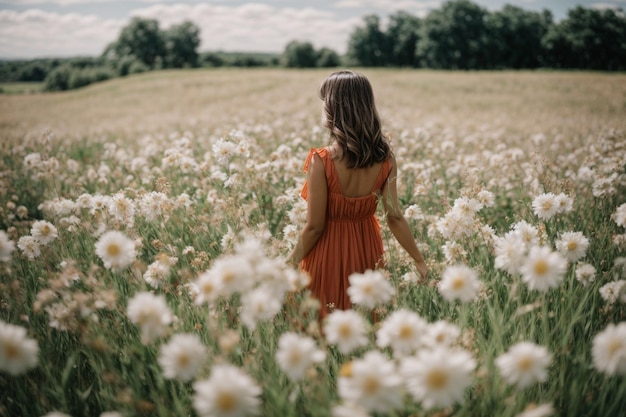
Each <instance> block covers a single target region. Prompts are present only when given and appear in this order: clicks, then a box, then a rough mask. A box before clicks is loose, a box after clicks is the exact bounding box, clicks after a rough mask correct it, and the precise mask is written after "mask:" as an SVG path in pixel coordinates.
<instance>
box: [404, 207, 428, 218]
mask: <svg viewBox="0 0 626 417" xmlns="http://www.w3.org/2000/svg"><path fill="white" fill-rule="evenodd" d="M404 217H406V218H407V219H413V220H422V219H424V214H423V213H422V210H421V209H420V207H419V206H418V205H417V204H411V205H410V206H408V207H407V208H406V209H405V210H404Z"/></svg>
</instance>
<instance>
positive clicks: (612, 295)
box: [599, 279, 626, 304]
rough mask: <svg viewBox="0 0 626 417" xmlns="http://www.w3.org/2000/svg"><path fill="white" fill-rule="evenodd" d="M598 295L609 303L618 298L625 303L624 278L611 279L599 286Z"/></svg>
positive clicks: (625, 281) (625, 284)
mask: <svg viewBox="0 0 626 417" xmlns="http://www.w3.org/2000/svg"><path fill="white" fill-rule="evenodd" d="M599 291H600V296H602V299H603V300H604V301H606V302H607V303H609V304H613V303H615V302H617V301H618V300H619V301H621V302H623V303H626V280H623V279H620V280H617V281H611V282H607V283H606V284H604V285H603V286H602V287H600V290H599Z"/></svg>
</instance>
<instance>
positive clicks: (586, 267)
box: [576, 262, 596, 287]
mask: <svg viewBox="0 0 626 417" xmlns="http://www.w3.org/2000/svg"><path fill="white" fill-rule="evenodd" d="M576 279H577V280H578V281H579V282H580V283H581V284H583V286H584V287H586V286H587V285H589V283H590V282H593V281H595V279H596V268H594V267H593V265H591V264H588V263H585V262H578V264H577V265H576Z"/></svg>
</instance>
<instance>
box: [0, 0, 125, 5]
mask: <svg viewBox="0 0 626 417" xmlns="http://www.w3.org/2000/svg"><path fill="white" fill-rule="evenodd" d="M119 1H120V0H96V1H94V0H0V4H15V5H20V6H28V5H30V6H32V5H44V4H56V5H59V6H72V5H75V4H85V3H92V4H93V3H113V2H119Z"/></svg>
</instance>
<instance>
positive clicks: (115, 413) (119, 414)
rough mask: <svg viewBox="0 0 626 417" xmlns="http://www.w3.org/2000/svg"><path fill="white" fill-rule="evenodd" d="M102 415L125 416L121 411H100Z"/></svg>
mask: <svg viewBox="0 0 626 417" xmlns="http://www.w3.org/2000/svg"><path fill="white" fill-rule="evenodd" d="M100 417H124V416H123V415H122V413H120V412H119V411H104V412H102V413H100Z"/></svg>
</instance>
